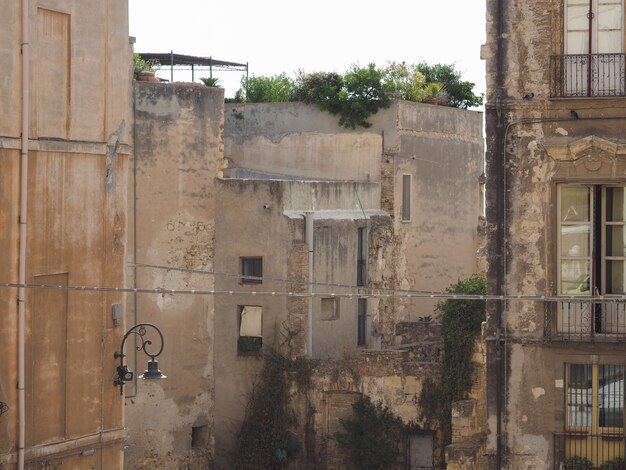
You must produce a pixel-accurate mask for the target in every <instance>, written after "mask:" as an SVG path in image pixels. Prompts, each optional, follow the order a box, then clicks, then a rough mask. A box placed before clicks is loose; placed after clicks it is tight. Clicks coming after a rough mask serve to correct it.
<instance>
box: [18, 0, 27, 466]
mask: <svg viewBox="0 0 626 470" xmlns="http://www.w3.org/2000/svg"><path fill="white" fill-rule="evenodd" d="M29 10H30V6H29V3H28V0H22V143H21V157H20V163H21V165H20V178H21V181H20V215H19V226H20V241H19V244H20V245H19V246H20V248H19V267H18V284H19V285H20V287H19V288H18V293H17V315H18V321H17V400H18V440H17V468H18V470H24V447H25V441H26V439H25V438H26V397H25V393H24V376H25V373H24V363H25V361H24V349H25V347H24V343H25V334H24V331H25V317H26V303H25V302H26V288H25V287H24V285H25V284H26V220H27V217H28V124H29V120H30V118H29V106H30V105H29V96H30V87H29V78H30V69H29V61H30V54H29V52H30V51H29V43H28V41H29V21H28V13H29Z"/></svg>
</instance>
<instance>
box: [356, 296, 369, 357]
mask: <svg viewBox="0 0 626 470" xmlns="http://www.w3.org/2000/svg"><path fill="white" fill-rule="evenodd" d="M366 318H367V299H359V301H358V313H357V346H365V337H366V336H365V335H366V331H365V330H366V321H365V319H366Z"/></svg>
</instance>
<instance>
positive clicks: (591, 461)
mask: <svg viewBox="0 0 626 470" xmlns="http://www.w3.org/2000/svg"><path fill="white" fill-rule="evenodd" d="M620 431H621V430H620ZM553 437H554V462H553V465H552V468H553V469H554V470H591V469H602V470H604V469H621V468H624V467H623V465H624V461H623V458H624V435H623V433H621V432H620V433H617V432H606V433H599V434H591V433H587V432H585V431H580V432H578V431H577V432H563V433H554V434H553Z"/></svg>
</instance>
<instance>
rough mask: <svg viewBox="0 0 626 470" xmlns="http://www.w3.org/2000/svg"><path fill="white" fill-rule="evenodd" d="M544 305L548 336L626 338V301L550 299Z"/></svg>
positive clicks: (603, 338) (582, 338)
mask: <svg viewBox="0 0 626 470" xmlns="http://www.w3.org/2000/svg"><path fill="white" fill-rule="evenodd" d="M544 307H545V327H544V333H545V336H546V337H548V338H552V339H566V340H579V341H589V340H592V339H593V340H606V341H626V301H624V300H610V299H609V300H607V299H602V300H599V299H598V300H594V299H592V298H589V297H587V298H581V299H580V300H578V299H572V298H571V297H569V298H566V299H563V300H562V301H561V300H559V301H550V302H545V303H544Z"/></svg>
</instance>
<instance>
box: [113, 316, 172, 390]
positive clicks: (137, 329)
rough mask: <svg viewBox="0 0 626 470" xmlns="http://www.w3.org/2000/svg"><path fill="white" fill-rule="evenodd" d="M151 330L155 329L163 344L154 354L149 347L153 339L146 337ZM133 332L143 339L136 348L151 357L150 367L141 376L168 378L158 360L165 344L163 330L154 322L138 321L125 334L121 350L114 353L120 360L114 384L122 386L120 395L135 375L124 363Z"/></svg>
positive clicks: (145, 377) (152, 378)
mask: <svg viewBox="0 0 626 470" xmlns="http://www.w3.org/2000/svg"><path fill="white" fill-rule="evenodd" d="M149 330H154V331H156V332H157V333H158V335H159V340H160V344H161V347H160V348H159V350H158V351H156V353H154V354H152V351H151V350H149V347H150V346H151V345H152V340H150V339H146V338H145V336H146V334H147V333H148V331H149ZM131 334H133V335H135V336H137V337H138V338H139V339H140V340H141V344H140V345H138V346H137V348H136V349H137V351H143V352H144V353H145V354H146V356H148V357H150V361H148V369H147V370H146V371H144V373H143V374H141V375H140V376H139V378H140V379H148V380H154V379H164V378H166V376H165V375H164V374H163V373H162V372H161V371H160V370H159V363H158V361H157V360H156V358H157V357H158V356H159V355H160V354H161V352H163V346H164V345H165V342H164V340H163V334H162V333H161V330H159V329H158V328H157V327H156V326H155V325H153V324H152V323H138V324H137V325H135V326H133V327H132V328H131V329H130V330H128V331H127V332H126V334H125V335H124V338H122V344H121V346H120V350H119V352H118V351H116V352H115V354H114V355H113V357H114V358H115V359H119V360H120V365H119V366H117V377H116V379H115V380H114V381H113V384H114V385H115V386H119V387H120V395H123V394H124V384H125V383H126V382H129V381H131V380H133V375H134V374H133V371H131V370H129V369H128V366H127V365H126V364H124V358H125V357H126V355H125V354H124V344H125V343H126V339H127V338H128V337H129V336H130V335H131Z"/></svg>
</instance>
